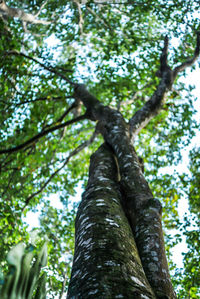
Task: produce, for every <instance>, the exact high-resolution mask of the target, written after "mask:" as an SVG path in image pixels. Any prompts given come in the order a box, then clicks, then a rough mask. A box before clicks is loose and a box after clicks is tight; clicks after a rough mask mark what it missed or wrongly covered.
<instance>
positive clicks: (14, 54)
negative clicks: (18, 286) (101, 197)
mask: <svg viewBox="0 0 200 299" xmlns="http://www.w3.org/2000/svg"><path fill="white" fill-rule="evenodd" d="M13 5H14V7H13ZM198 10H199V1H184V0H180V1H174V0H171V1H157V0H150V1H141V0H138V1H125V0H124V1H107V2H106V1H105V2H104V1H98V0H96V1H79V0H72V1H65V0H59V1H53V0H47V1H23V3H22V2H21V1H15V3H14V4H13V3H12V1H0V53H1V56H0V86H1V88H0V109H1V114H0V123H1V126H0V136H1V139H0V141H1V143H0V172H1V176H0V194H1V195H0V205H1V209H0V213H1V217H0V231H1V235H2V236H3V237H2V238H1V240H0V248H1V250H0V261H1V266H2V267H3V268H6V263H5V258H6V254H7V252H8V250H9V249H10V247H12V246H13V245H14V244H16V243H18V242H20V241H21V240H23V241H24V242H27V243H28V242H29V239H30V236H29V233H28V227H27V224H26V223H25V221H24V217H25V216H26V214H27V213H28V212H29V211H33V212H37V210H38V209H39V211H40V216H39V219H40V228H39V235H41V236H43V235H47V236H48V239H49V271H48V274H47V275H48V282H49V298H51V296H52V298H54V296H55V294H60V296H61V295H62V294H63V293H64V292H66V288H67V285H68V281H69V273H70V266H71V261H72V255H73V246H74V245H73V236H74V217H75V213H76V208H77V204H76V203H74V204H73V203H71V201H70V199H71V197H72V196H75V194H76V190H77V186H80V184H81V185H82V186H85V184H86V181H87V175H88V166H89V158H90V155H91V154H92V153H93V152H94V151H95V149H97V148H98V146H99V145H100V144H101V143H102V140H103V139H102V136H101V135H100V134H99V130H98V126H97V122H96V121H93V120H92V119H91V117H88V109H87V110H86V108H85V106H84V105H83V104H82V103H81V102H80V100H79V98H77V97H76V95H75V94H74V86H75V84H77V83H78V84H80V83H84V84H85V85H86V86H87V89H89V90H90V92H91V93H92V94H94V95H95V96H96V97H97V98H98V99H99V100H100V102H101V103H102V104H103V105H109V106H110V107H112V108H115V109H117V110H118V111H120V112H121V113H122V115H123V116H124V118H125V120H126V121H128V120H129V119H131V118H132V116H133V115H134V114H135V112H136V111H138V110H139V109H140V108H141V107H143V106H144V104H145V103H147V101H148V100H149V98H151V96H152V95H153V93H154V92H155V90H156V87H157V86H158V84H159V82H160V54H161V53H162V49H163V45H164V43H165V44H166V41H167V39H169V54H168V63H169V66H170V67H171V68H172V69H173V70H176V69H177V70H179V71H180V69H178V68H179V66H180V65H182V66H183V64H184V63H185V62H187V63H188V65H190V64H192V63H193V62H194V61H195V60H196V58H197V57H196V56H195V55H196V54H197V52H198V51H199V48H198V47H199V35H198V32H199V31H200V25H199V12H198ZM166 36H167V37H166ZM192 59H193V60H192ZM184 67H185V65H184ZM196 67H198V62H196V63H194V64H192V66H191V67H190V68H189V72H190V71H191V70H193V69H195V68H196ZM187 76H188V73H187V72H186V71H185V70H183V72H180V73H179V74H178V75H177V77H176V79H175V82H174V84H173V87H172V89H171V91H170V92H169V93H168V94H167V97H166V101H165V104H164V106H163V108H162V110H161V111H159V114H157V115H155V116H154V117H153V118H152V120H151V121H150V122H148V124H144V126H143V128H142V129H141V131H140V132H139V134H138V135H137V137H136V138H135V147H136V151H137V152H138V154H139V156H141V157H142V158H143V160H144V172H145V177H146V178H147V180H148V182H149V183H150V186H151V189H152V190H153V192H154V196H155V197H157V198H159V199H160V200H161V201H162V204H163V209H164V211H163V222H164V226H165V232H166V234H165V238H166V241H167V248H168V250H169V251H168V254H169V256H170V248H171V247H172V246H174V245H176V244H177V243H179V242H180V241H181V240H182V238H183V236H185V238H186V242H187V244H188V251H187V253H185V254H184V269H176V265H175V264H174V263H173V262H171V264H170V265H171V268H172V270H173V271H174V274H175V275H174V284H175V286H176V287H177V292H178V294H179V296H180V298H184V297H186V296H190V298H198V296H199V294H200V289H199V287H198V275H199V256H198V255H199V252H198V248H199V238H200V237H199V233H198V230H197V228H198V224H199V218H198V217H199V215H198V212H199V191H200V190H199V188H200V185H199V176H200V156H199V149H198V148H192V149H191V151H190V164H189V165H188V171H187V173H183V172H182V171H179V170H178V169H179V168H178V166H179V165H180V163H181V162H182V156H183V151H184V150H185V149H187V148H188V147H189V145H191V144H192V139H193V137H194V136H195V135H196V134H197V132H198V130H199V121H198V120H197V119H196V118H195V117H194V116H195V113H196V111H195V108H194V103H195V98H194V96H193V95H192V91H193V89H194V86H192V85H191V84H186V80H183V78H184V77H186V78H187ZM189 83H190V82H189ZM155 114H156V113H155ZM133 125H134V123H133ZM133 137H134V136H133ZM183 162H184V161H183ZM52 194H57V196H58V197H59V200H60V202H61V203H62V205H63V206H62V208H57V207H56V206H57V203H55V204H53V205H52V200H51V195H52ZM184 198H185V199H187V200H188V205H189V211H190V213H189V214H188V215H187V217H185V218H183V219H180V218H179V209H180V208H181V201H182V200H183V199H184ZM57 200H58V199H57ZM28 215H29V214H28ZM171 230H172V231H171ZM172 232H173V234H172ZM60 298H61V297H60Z"/></svg>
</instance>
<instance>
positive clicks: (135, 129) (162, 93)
mask: <svg viewBox="0 0 200 299" xmlns="http://www.w3.org/2000/svg"><path fill="white" fill-rule="evenodd" d="M199 52H200V33H199V32H198V33H197V44H196V49H195V53H194V56H193V57H192V58H191V59H188V60H187V61H185V62H184V63H182V64H181V65H180V66H178V67H176V68H175V69H174V70H171V68H170V67H169V65H168V63H167V53H168V38H167V36H166V37H165V41H164V47H163V51H162V54H161V57H160V70H159V71H158V72H157V75H158V76H159V77H161V80H160V83H159V85H158V87H157V88H156V91H155V92H154V94H153V95H152V97H151V98H150V100H149V101H147V102H146V103H145V104H144V106H143V107H142V108H141V109H140V110H138V111H137V112H136V113H135V114H134V115H133V117H132V118H131V119H130V122H129V123H130V134H131V135H132V139H133V140H134V137H135V136H136V135H137V134H138V133H139V132H140V131H141V129H142V128H144V127H145V126H146V125H147V124H148V123H149V121H150V120H151V119H152V118H153V117H154V116H155V115H157V114H158V112H159V111H160V110H161V109H162V107H163V104H164V102H165V97H166V94H167V92H168V91H169V90H170V89H171V88H172V84H173V82H174V80H175V79H176V77H177V75H178V73H179V72H181V71H183V70H184V69H185V68H186V67H188V66H191V65H192V64H193V63H194V62H195V61H196V60H197V58H198V56H199Z"/></svg>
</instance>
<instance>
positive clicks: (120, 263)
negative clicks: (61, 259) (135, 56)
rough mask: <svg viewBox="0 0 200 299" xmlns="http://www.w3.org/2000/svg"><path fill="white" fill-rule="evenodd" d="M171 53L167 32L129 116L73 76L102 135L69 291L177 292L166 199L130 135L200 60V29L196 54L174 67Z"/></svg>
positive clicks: (108, 298)
mask: <svg viewBox="0 0 200 299" xmlns="http://www.w3.org/2000/svg"><path fill="white" fill-rule="evenodd" d="M167 53H168V38H167V36H166V37H165V41H164V47H163V51H162V53H161V57H160V70H159V72H158V75H159V77H160V78H161V79H160V83H159V85H158V86H157V88H156V91H155V92H154V94H153V95H152V97H151V98H150V99H149V100H148V101H147V102H146V103H145V104H144V106H143V107H142V108H141V109H140V110H138V111H137V112H136V113H135V114H134V115H133V117H132V118H131V119H130V121H129V124H127V123H126V122H125V120H124V118H123V116H122V115H121V113H120V112H118V111H116V110H113V109H111V108H110V107H108V106H103V104H102V103H101V102H99V100H97V99H96V98H95V97H94V96H93V95H91V94H90V93H89V92H88V91H87V89H86V87H85V86H84V85H82V84H74V86H75V98H76V100H78V101H81V102H82V103H83V104H84V106H85V107H86V109H87V113H86V116H87V117H88V118H90V119H91V120H94V121H97V122H98V125H97V127H98V130H99V131H100V133H101V134H102V136H103V137H104V140H105V143H104V144H103V145H102V146H101V147H100V148H99V149H98V150H97V151H96V153H94V154H93V155H92V157H91V161H90V170H89V180H88V185H87V188H86V190H85V192H84V194H83V198H82V201H81V203H80V205H79V209H78V213H77V217H76V223H75V229H76V234H75V254H74V261H73V266H72V273H71V279H70V283H69V288H68V295H67V298H68V299H72V298H74V299H76V298H77V299H90V298H91V299H94V298H102V299H113V298H125V299H126V298H127V299H129V298H136V299H139V298H144V299H150V298H158V299H173V298H176V294H175V292H174V290H173V287H172V284H171V280H170V275H169V270H168V265H167V259H166V255H165V247H164V240H163V232H162V224H161V214H162V206H161V204H160V202H159V200H158V199H156V198H154V197H153V194H152V192H151V190H150V188H149V186H148V183H147V182H146V180H145V178H144V175H143V172H142V168H141V164H140V162H139V160H138V157H137V154H136V152H135V150H134V147H133V140H134V137H135V136H136V135H137V134H138V133H139V131H140V130H141V129H142V128H143V127H144V126H146V124H147V123H148V122H149V121H150V120H151V119H152V118H153V117H154V116H155V115H156V114H158V112H159V111H160V110H161V108H162V106H163V104H164V101H165V96H166V93H167V92H168V91H169V90H170V89H171V86H172V84H173V82H174V80H175V79H176V77H177V75H178V73H179V72H181V71H183V70H184V69H185V68H186V67H188V66H191V65H192V64H193V63H194V62H195V61H196V60H197V58H198V56H199V53H200V32H197V43H196V48H195V51H194V56H193V57H192V58H189V59H187V60H186V61H185V62H183V63H182V64H180V65H178V66H177V67H175V69H174V70H172V69H171V68H170V67H169V65H168V63H167ZM69 82H70V81H69ZM70 83H71V82H70Z"/></svg>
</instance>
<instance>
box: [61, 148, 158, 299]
mask: <svg viewBox="0 0 200 299" xmlns="http://www.w3.org/2000/svg"><path fill="white" fill-rule="evenodd" d="M140 296H143V297H140ZM67 298H87V299H89V298H156V296H155V295H154V293H153V291H152V289H151V287H150V285H149V283H148V280H147V278H146V276H145V273H144V270H143V267H142V264H141V260H140V257H139V254H138V250H137V247H136V244H135V241H134V237H133V232H132V230H131V227H130V225H129V222H128V219H127V217H126V215H125V213H124V209H123V208H122V195H121V192H120V185H119V183H118V169H117V164H116V160H115V158H114V155H113V153H112V151H111V149H110V148H109V146H108V145H106V144H104V145H102V146H101V147H100V148H99V149H98V150H97V151H96V153H95V154H93V155H92V157H91V163H90V174H89V181H88V185H87V188H86V191H85V192H84V194H83V198H82V202H81V204H80V206H79V209H78V213H77V217H76V239H75V254H74V262H73V268H72V274H71V281H70V285H69V289H68V297H67Z"/></svg>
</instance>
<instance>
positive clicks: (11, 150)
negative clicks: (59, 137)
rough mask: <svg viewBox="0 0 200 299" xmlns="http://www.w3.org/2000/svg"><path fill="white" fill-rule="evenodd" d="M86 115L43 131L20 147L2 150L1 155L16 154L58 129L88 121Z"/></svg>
mask: <svg viewBox="0 0 200 299" xmlns="http://www.w3.org/2000/svg"><path fill="white" fill-rule="evenodd" d="M86 118H87V117H86V114H84V115H81V116H79V117H77V118H73V119H71V120H68V121H66V122H64V123H62V124H59V125H57V126H54V127H52V128H49V129H47V130H43V131H42V132H40V133H39V134H37V135H35V136H34V137H32V138H30V139H29V140H27V141H26V142H24V143H22V144H20V145H18V146H15V147H11V148H8V149H3V150H0V154H6V153H14V152H17V151H19V150H21V149H23V148H25V147H26V146H27V145H29V144H31V143H33V142H36V141H37V140H38V139H40V138H41V137H44V136H45V135H47V134H49V133H51V132H53V131H56V130H58V129H61V128H64V127H66V126H69V125H71V124H73V123H75V122H77V121H80V120H83V119H86Z"/></svg>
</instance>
